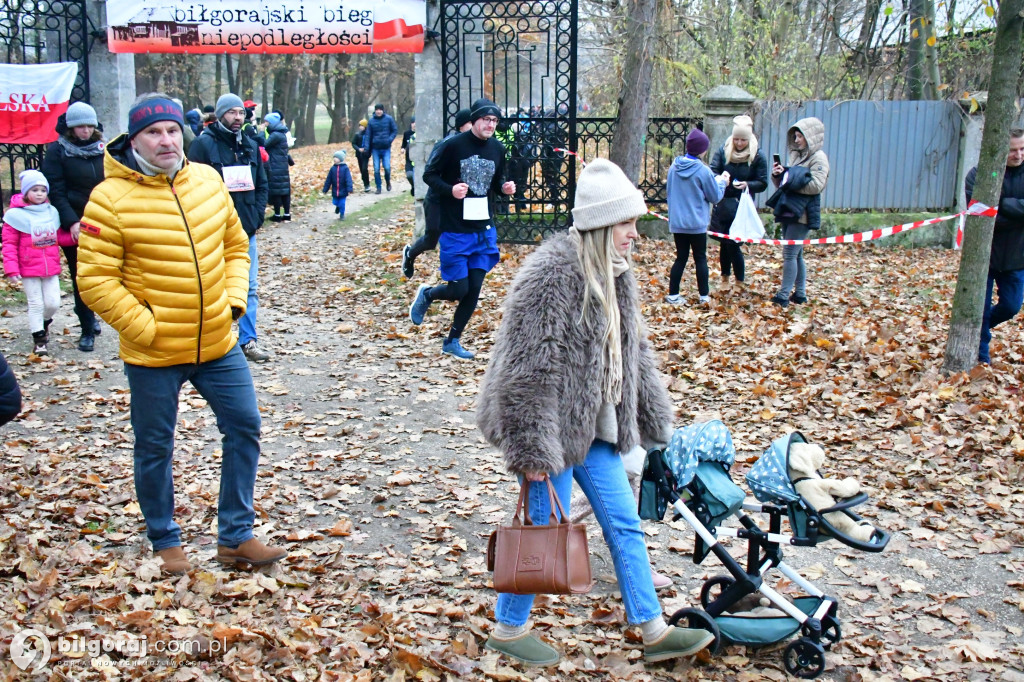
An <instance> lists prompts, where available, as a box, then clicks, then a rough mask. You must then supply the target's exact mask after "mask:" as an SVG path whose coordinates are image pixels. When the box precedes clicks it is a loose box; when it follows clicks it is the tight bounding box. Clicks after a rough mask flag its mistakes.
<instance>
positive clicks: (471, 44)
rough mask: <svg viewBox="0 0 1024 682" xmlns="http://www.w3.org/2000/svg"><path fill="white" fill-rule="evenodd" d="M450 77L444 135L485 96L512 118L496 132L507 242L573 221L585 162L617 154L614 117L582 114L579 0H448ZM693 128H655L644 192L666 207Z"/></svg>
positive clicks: (444, 55)
mask: <svg viewBox="0 0 1024 682" xmlns="http://www.w3.org/2000/svg"><path fill="white" fill-rule="evenodd" d="M440 23H441V71H442V79H443V82H442V90H443V93H444V115H445V121H446V126H445V130H446V131H450V130H453V129H454V127H455V114H456V112H457V111H458V110H459V109H460V108H463V107H468V106H469V105H470V104H471V103H472V102H473V100H475V99H477V98H479V97H486V98H487V99H489V100H491V101H493V102H494V103H495V104H497V105H498V106H499V107H500V108H501V109H502V111H504V112H505V116H506V117H507V118H504V119H502V121H501V123H500V124H499V126H498V131H497V132H496V133H495V134H496V136H497V137H498V138H499V139H501V141H502V142H503V143H504V144H505V147H506V149H507V150H508V158H507V163H508V166H509V171H508V175H509V179H511V180H514V181H515V183H516V190H517V191H516V195H515V196H514V197H504V196H502V197H499V199H498V215H497V216H495V225H496V227H497V228H498V237H499V239H500V240H501V241H503V242H520V243H530V242H534V241H536V240H537V239H540V238H543V237H545V236H547V235H548V234H551V233H553V232H556V231H561V230H565V229H568V227H569V225H570V224H571V223H572V215H571V210H572V201H573V197H574V196H575V193H576V175H577V170H578V168H577V162H576V158H575V157H573V156H571V155H565V154H563V153H560V152H557V151H555V150H556V149H568V150H571V151H574V152H577V151H578V152H579V153H580V154H581V155H582V156H583V158H584V160H587V159H592V158H594V157H596V156H604V157H607V156H608V147H609V144H610V142H611V138H612V136H613V135H614V132H615V125H616V120H615V119H614V118H594V117H582V116H577V113H578V110H577V107H576V104H577V93H576V45H577V23H578V22H577V0H511V1H507V2H494V1H493V0H442V1H441V18H440ZM691 125H693V122H692V121H690V120H688V119H679V118H656V119H651V120H650V121H649V122H648V126H647V131H646V132H647V134H646V135H645V137H644V161H643V166H642V169H641V173H640V184H639V186H640V189H641V190H643V192H644V196H645V197H646V198H647V200H648V202H649V203H655V204H658V203H664V201H665V174H666V173H667V171H668V167H669V165H670V164H671V162H672V158H673V154H679V153H682V144H683V141H684V140H685V138H686V133H687V131H688V130H689V128H690V126H691Z"/></svg>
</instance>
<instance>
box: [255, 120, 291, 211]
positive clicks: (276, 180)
mask: <svg viewBox="0 0 1024 682" xmlns="http://www.w3.org/2000/svg"><path fill="white" fill-rule="evenodd" d="M266 121H267V133H268V134H267V142H266V144H265V145H263V148H264V149H266V150H267V156H269V157H270V159H269V160H268V161H267V186H268V187H269V189H270V191H269V192H268V195H269V196H268V197H267V198H268V199H269V200H270V203H271V204H273V206H274V215H273V216H272V217H271V218H270V219H271V220H273V221H274V222H278V223H279V222H282V221H288V220H291V219H292V181H291V174H290V173H289V171H288V167H289V166H294V165H295V162H294V161H292V156H291V154H289V153H288V128H287V127H286V126H285V124H284V123H283V122H282V121H281V115H280V114H278V113H277V112H274V113H271V114H267V118H266ZM282 208H283V209H284V212H283V213H282V212H281V210H282Z"/></svg>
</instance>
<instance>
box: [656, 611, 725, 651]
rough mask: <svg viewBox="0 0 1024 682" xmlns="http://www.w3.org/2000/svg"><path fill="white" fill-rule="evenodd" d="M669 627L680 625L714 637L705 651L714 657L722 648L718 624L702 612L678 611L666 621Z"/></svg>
mask: <svg viewBox="0 0 1024 682" xmlns="http://www.w3.org/2000/svg"><path fill="white" fill-rule="evenodd" d="M668 624H669V625H681V626H682V627H687V628H694V629H697V630H707V631H708V632H710V633H711V634H713V635H714V636H715V641H714V642H712V643H711V646H709V647H708V649H707V651H708V653H709V654H711V655H712V656H714V655H715V654H717V653H718V650H719V649H721V648H722V633H721V632H720V631H719V629H718V623H716V622H715V619H714V618H712V617H711V616H709V615H708V614H707V613H705V612H704V611H701V610H700V609H694V608H685V609H679V610H678V611H676V612H675V613H673V614H672V617H671V618H669V619H668Z"/></svg>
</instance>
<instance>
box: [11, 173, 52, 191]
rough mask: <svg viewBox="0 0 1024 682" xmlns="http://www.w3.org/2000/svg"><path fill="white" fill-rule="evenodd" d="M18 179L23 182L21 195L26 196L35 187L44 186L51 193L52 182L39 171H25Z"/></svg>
mask: <svg viewBox="0 0 1024 682" xmlns="http://www.w3.org/2000/svg"><path fill="white" fill-rule="evenodd" d="M18 179H19V180H21V193H22V194H25V193H27V192H28V191H29V190H30V189H32V188H33V187H36V186H38V185H42V186H43V187H45V188H46V191H47V192H49V191H50V181H49V180H47V179H46V176H45V175H43V174H42V173H40V172H39V171H37V170H36V169H34V168H30V169H28V170H25V171H21V173H20V174H19V175H18Z"/></svg>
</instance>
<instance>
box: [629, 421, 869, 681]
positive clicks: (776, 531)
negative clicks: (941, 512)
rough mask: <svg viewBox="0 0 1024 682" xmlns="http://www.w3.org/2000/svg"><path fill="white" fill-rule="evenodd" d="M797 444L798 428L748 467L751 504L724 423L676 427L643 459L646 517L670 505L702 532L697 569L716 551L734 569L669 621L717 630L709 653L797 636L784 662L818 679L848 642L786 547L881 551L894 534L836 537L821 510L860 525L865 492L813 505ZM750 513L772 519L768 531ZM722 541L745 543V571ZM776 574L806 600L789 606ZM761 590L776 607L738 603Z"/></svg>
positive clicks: (826, 600) (830, 604) (834, 613)
mask: <svg viewBox="0 0 1024 682" xmlns="http://www.w3.org/2000/svg"><path fill="white" fill-rule="evenodd" d="M796 442H806V440H805V439H804V437H803V436H802V435H801V434H799V433H797V432H794V433H790V434H788V435H786V436H783V437H781V438H778V439H777V440H775V441H774V442H773V443H772V444H771V446H770V447H769V448H768V449H767V450H766V451H765V453H764V454H763V455H762V456H761V458H760V459H758V461H757V462H756V463H755V464H754V465H753V466H752V467H751V469H750V471H749V473H748V474H747V484H748V486H749V487H750V489H751V490H752V491H753V493H754V495H755V497H756V498H757V500H758V502H756V503H755V502H753V501H748V500H747V498H746V495H745V494H744V492H743V490H742V489H741V488H740V487H739V486H738V485H736V484H735V483H734V482H733V481H732V478H731V477H730V475H729V469H730V468H731V467H732V465H733V462H734V460H735V456H736V449H735V447H734V446H733V441H732V435H731V434H730V433H729V430H728V429H727V428H726V427H725V425H724V424H722V422H720V421H717V420H714V421H709V422H702V423H696V424H692V425H690V426H687V427H684V428H680V429H677V430H676V431H675V433H674V434H673V437H672V440H671V441H670V443H669V445H668V447H667V448H665V449H664V450H652V451H651V452H649V453H648V455H647V462H646V464H645V467H644V472H643V480H642V483H641V493H640V516H641V518H645V519H651V520H659V521H660V520H661V519H663V518H664V515H665V512H666V511H667V509H668V507H669V506H671V507H672V508H673V510H674V511H675V512H676V518H679V517H682V518H683V519H684V520H685V521H686V522H687V524H689V525H690V527H692V528H693V530H694V532H695V534H696V539H695V541H694V550H693V560H694V563H697V564H700V563H702V562H703V561H704V559H705V558H706V557H707V556H708V554H714V555H715V557H716V558H717V559H718V561H719V562H720V563H721V564H722V565H723V566H724V567H725V569H726V570H727V571H728V573H729V574H728V575H717V576H714V577H712V578H709V579H708V580H707V581H706V582H705V583H704V585H703V586H702V587H701V590H700V604H701V607H702V609H696V608H684V609H680V610H679V611H676V612H675V613H674V614H673V615H672V617H671V619H670V621H669V622H670V623H671V624H673V625H674V624H676V623H680V622H682V623H683V624H684V625H686V626H687V627H692V628H701V629H705V630H708V631H709V632H711V633H713V634H714V635H715V643H714V644H713V645H712V652H713V653H714V652H717V650H718V649H719V647H720V646H721V645H722V644H741V645H745V646H752V647H758V646H765V645H769V644H775V643H778V642H782V641H784V640H787V639H789V638H790V637H792V636H793V635H795V634H796V633H797V632H798V631H799V633H800V636H799V638H797V639H795V640H793V641H792V642H790V643H789V645H788V646H787V647H786V649H785V651H784V653H783V664H784V665H785V668H786V672H788V673H789V674H791V675H794V676H796V677H801V678H804V679H813V678H815V677H817V676H818V675H820V674H821V673H822V672H823V671H824V670H825V652H826V651H827V650H829V649H830V648H831V647H832V645H833V644H835V643H836V642H838V641H839V640H840V639H841V637H842V630H841V628H840V625H839V606H838V600H837V599H836V598H835V597H832V596H829V595H826V594H825V593H824V592H822V591H821V590H819V589H818V588H817V587H815V586H814V585H813V584H812V583H810V582H809V581H808V580H806V579H805V578H803V577H802V576H801V575H800V574H799V573H798V572H797V571H796V570H795V569H794V568H793V567H791V566H789V565H788V564H786V563H785V562H784V561H783V559H782V547H783V546H784V545H792V546H797V547H813V546H815V545H816V544H817V543H818V542H819V541H824V540H826V539H829V538H834V539H836V540H838V541H840V542H842V543H844V544H846V545H849V546H850V547H854V548H856V549H860V550H864V551H868V552H880V551H882V550H883V549H885V546H886V544H887V543H888V542H889V535H888V533H886V532H885V531H882V530H879V529H877V528H876V529H874V532H873V534H872V536H871V538H870V539H869V540H868V541H866V542H865V541H860V540H857V539H855V538H852V537H850V536H848V535H845V534H844V533H842V532H840V531H839V530H837V529H836V528H835V527H834V526H833V524H831V523H830V522H829V521H828V519H826V518H825V514H828V513H831V512H840V513H842V514H845V515H847V516H849V517H850V518H852V519H854V520H855V521H861V520H862V519H861V517H860V516H858V515H856V514H855V513H853V512H852V511H851V509H852V508H853V507H855V506H857V505H860V504H862V503H864V502H865V501H867V495H865V494H863V493H861V494H859V495H857V496H855V497H852V498H849V499H845V500H841V501H840V502H839V503H838V504H836V505H834V506H832V507H829V508H827V509H815V508H814V507H813V506H811V505H810V504H809V503H808V502H807V501H805V500H804V499H803V498H801V496H800V495H799V494H798V493H797V491H796V489H795V488H794V486H793V483H792V482H791V481H790V479H789V476H788V470H789V468H788V464H789V448H790V445H791V444H792V443H796ZM747 512H752V513H757V514H764V515H766V517H767V525H768V528H767V530H764V529H763V528H762V527H761V526H760V525H758V523H757V522H756V521H755V520H754V519H753V518H752V517H751V516H750V515H748V514H747ZM730 517H735V518H736V519H737V521H738V523H739V527H738V528H734V527H721V526H720V524H721V523H722V522H724V521H726V520H727V519H729V518H730ZM783 518H786V519H787V520H788V521H789V528H790V531H791V533H792V535H785V534H783V533H782V520H783ZM719 537H734V538H739V539H741V540H745V541H746V543H747V557H746V567H744V566H743V565H741V564H740V562H738V561H737V560H736V559H734V558H733V556H732V555H731V554H730V553H729V551H728V550H727V549H726V548H725V547H724V546H723V545H722V543H720V542H719ZM773 569H778V571H779V572H780V573H782V575H783V576H785V577H786V578H788V579H789V580H790V581H792V583H793V584H795V585H796V586H798V587H799V588H800V590H802V591H803V593H804V594H803V595H800V596H797V597H795V598H793V599H791V600H790V599H787V598H786V597H783V596H782V595H781V594H780V593H779V592H778V591H776V590H775V589H773V588H772V587H771V586H770V585H769V584H768V582H767V579H768V577H769V573H770V572H771V571H772V570H773ZM755 594H759V595H761V596H762V597H763V598H762V599H761V602H762V603H763V601H764V599H765V598H766V599H767V600H768V602H770V607H771V608H769V609H765V608H760V609H758V608H755V609H753V610H752V611H744V610H742V609H741V608H738V607H740V606H742V604H740V602H741V600H743V601H747V602H749V601H750V599H749V597H750V596H751V595H755ZM758 611H760V613H758Z"/></svg>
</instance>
